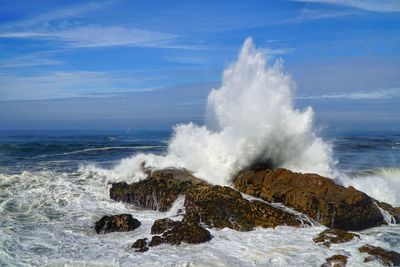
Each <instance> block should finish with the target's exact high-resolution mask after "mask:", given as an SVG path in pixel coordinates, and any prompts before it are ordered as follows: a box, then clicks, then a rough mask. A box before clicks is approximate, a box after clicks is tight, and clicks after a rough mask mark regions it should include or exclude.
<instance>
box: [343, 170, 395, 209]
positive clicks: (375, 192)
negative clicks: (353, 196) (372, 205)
mask: <svg viewBox="0 0 400 267" xmlns="http://www.w3.org/2000/svg"><path fill="white" fill-rule="evenodd" d="M342 183H343V185H345V186H350V185H351V186H353V187H354V188H356V189H358V190H360V191H362V192H364V193H366V194H368V195H370V196H371V197H373V198H375V199H377V200H379V201H383V202H387V203H389V204H391V205H393V206H396V207H399V206H400V193H399V192H400V168H377V169H373V170H368V171H361V172H357V173H354V174H352V175H350V176H349V177H345V178H343V179H342Z"/></svg>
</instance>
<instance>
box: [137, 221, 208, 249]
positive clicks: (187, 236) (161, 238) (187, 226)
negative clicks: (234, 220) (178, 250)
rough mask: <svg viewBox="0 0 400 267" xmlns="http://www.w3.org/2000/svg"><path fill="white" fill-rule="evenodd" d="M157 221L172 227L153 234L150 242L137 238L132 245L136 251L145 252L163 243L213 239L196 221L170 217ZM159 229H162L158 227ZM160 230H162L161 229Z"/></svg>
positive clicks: (197, 242)
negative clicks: (158, 233)
mask: <svg viewBox="0 0 400 267" xmlns="http://www.w3.org/2000/svg"><path fill="white" fill-rule="evenodd" d="M157 221H158V222H157V224H159V225H163V226H162V227H164V226H166V225H168V228H169V227H170V226H172V227H171V228H169V229H166V230H165V231H163V234H162V235H155V236H153V237H152V238H151V241H150V242H148V240H147V238H143V239H138V240H136V242H135V243H134V244H133V245H132V247H133V248H136V250H135V251H136V252H145V251H147V250H148V249H149V247H154V246H158V245H161V244H171V245H180V244H181V243H182V242H185V243H188V244H199V243H204V242H207V241H209V240H211V234H210V232H209V231H208V230H207V229H205V228H204V227H202V226H201V225H200V224H198V223H196V222H188V221H182V222H179V221H175V222H174V221H172V222H171V221H169V219H161V220H157ZM161 222H163V223H161ZM164 223H165V224H164ZM153 226H154V224H153ZM152 228H153V227H152ZM158 230H160V229H159V228H158ZM159 232H161V230H160V231H159ZM152 233H153V231H152Z"/></svg>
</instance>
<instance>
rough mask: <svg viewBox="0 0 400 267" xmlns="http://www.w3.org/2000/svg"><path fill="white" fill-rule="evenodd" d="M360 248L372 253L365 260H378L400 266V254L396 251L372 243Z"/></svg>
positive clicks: (362, 250) (389, 264)
mask: <svg viewBox="0 0 400 267" xmlns="http://www.w3.org/2000/svg"><path fill="white" fill-rule="evenodd" d="M358 250H359V251H360V252H365V253H368V254H369V255H370V256H368V257H366V258H365V259H364V262H370V261H375V260H377V261H379V262H380V263H381V264H383V265H385V266H400V254H399V253H397V252H395V251H388V250H385V249H383V248H381V247H374V246H370V245H365V246H362V247H360V248H359V249H358Z"/></svg>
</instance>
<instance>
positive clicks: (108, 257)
mask: <svg viewBox="0 0 400 267" xmlns="http://www.w3.org/2000/svg"><path fill="white" fill-rule="evenodd" d="M171 135H172V132H170V131H139V130H132V131H131V132H129V133H126V132H96V131H1V132H0V266H320V265H321V264H322V263H323V262H324V261H325V258H327V257H329V256H331V255H334V254H337V253H341V254H345V255H349V256H350V257H349V261H348V266H365V263H364V262H363V259H364V257H363V255H361V254H360V253H359V252H358V247H360V246H361V245H364V244H371V245H378V246H381V247H383V248H387V249H391V250H395V251H397V252H400V225H385V226H381V227H376V228H372V229H368V230H365V231H362V232H361V233H360V234H361V238H360V239H359V240H353V241H351V242H348V243H345V244H338V245H333V246H332V247H331V248H330V249H328V248H325V247H322V246H320V245H316V244H315V243H314V242H313V241H312V239H313V238H314V237H315V236H316V235H317V234H318V233H319V232H321V231H322V230H323V229H324V227H323V226H320V225H314V226H312V227H306V228H292V227H285V226H281V227H277V228H276V229H261V228H260V229H256V230H254V231H251V232H237V231H234V230H231V229H222V230H216V229H210V232H211V234H212V236H213V239H212V240H211V241H210V242H206V243H203V244H199V245H189V244H182V245H180V246H171V245H161V246H158V247H154V248H152V249H150V250H149V251H148V252H146V253H137V252H134V251H133V249H132V248H130V247H131V245H132V244H133V242H134V241H135V240H136V239H138V238H143V237H146V236H148V235H149V232H150V227H151V225H152V223H153V221H154V220H155V219H158V218H164V217H168V216H172V215H174V214H175V213H174V212H176V210H177V209H178V208H180V207H181V206H182V205H183V199H182V198H180V199H178V200H177V201H176V203H175V204H174V206H173V208H172V210H171V211H168V212H157V211H151V210H143V209H140V208H137V207H135V206H133V205H130V204H125V203H120V202H115V201H113V200H111V199H110V198H109V191H108V190H109V188H110V185H109V182H112V181H116V180H121V179H123V178H122V177H121V176H118V175H117V173H118V170H119V168H120V167H121V164H124V162H126V161H129V159H132V158H135V156H134V155H138V154H141V153H144V154H154V155H160V156H162V155H166V154H167V153H170V152H169V146H168V144H169V142H170V141H169V140H170V138H171ZM324 139H325V140H326V142H328V143H330V144H331V145H332V148H333V159H334V160H335V170H336V171H337V172H338V173H340V175H341V176H342V177H346V179H343V180H341V181H342V182H343V183H344V184H349V185H350V184H351V185H353V186H355V187H356V188H358V189H360V190H363V191H366V192H367V193H368V194H370V195H371V196H373V197H375V198H377V199H378V200H383V201H387V202H389V203H391V204H393V205H397V206H400V190H399V188H400V133H395V132H342V133H335V134H329V135H327V136H326V137H325V138H324ZM132 156H133V157H132ZM340 175H339V176H340ZM128 176H129V175H128ZM118 213H130V214H132V215H133V217H135V218H137V219H139V220H140V221H141V222H142V226H141V227H139V228H138V229H136V230H135V231H132V232H127V233H110V234H105V235H96V233H95V231H94V228H93V226H94V223H95V222H96V221H97V220H98V219H100V218H101V217H102V216H103V215H106V214H108V215H110V214H118ZM374 264H377V263H376V262H374V263H370V265H369V266H375V265H374Z"/></svg>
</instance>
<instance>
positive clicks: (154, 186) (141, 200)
mask: <svg viewBox="0 0 400 267" xmlns="http://www.w3.org/2000/svg"><path fill="white" fill-rule="evenodd" d="M199 183H204V181H202V180H200V179H198V178H196V177H194V176H193V175H192V174H191V173H190V172H189V171H187V170H185V169H175V168H168V169H163V170H155V171H152V172H151V173H150V176H149V177H148V178H147V179H145V180H141V181H139V182H136V183H132V184H127V183H125V182H120V183H113V184H112V187H111V189H110V197H111V198H112V199H114V200H116V201H124V202H128V203H132V204H134V205H136V206H138V207H142V208H148V209H154V210H159V211H167V210H168V209H169V208H171V206H172V204H173V203H174V201H175V200H176V199H177V197H178V196H179V195H182V194H184V193H185V192H186V190H188V189H189V188H191V187H192V186H194V185H196V184H199Z"/></svg>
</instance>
